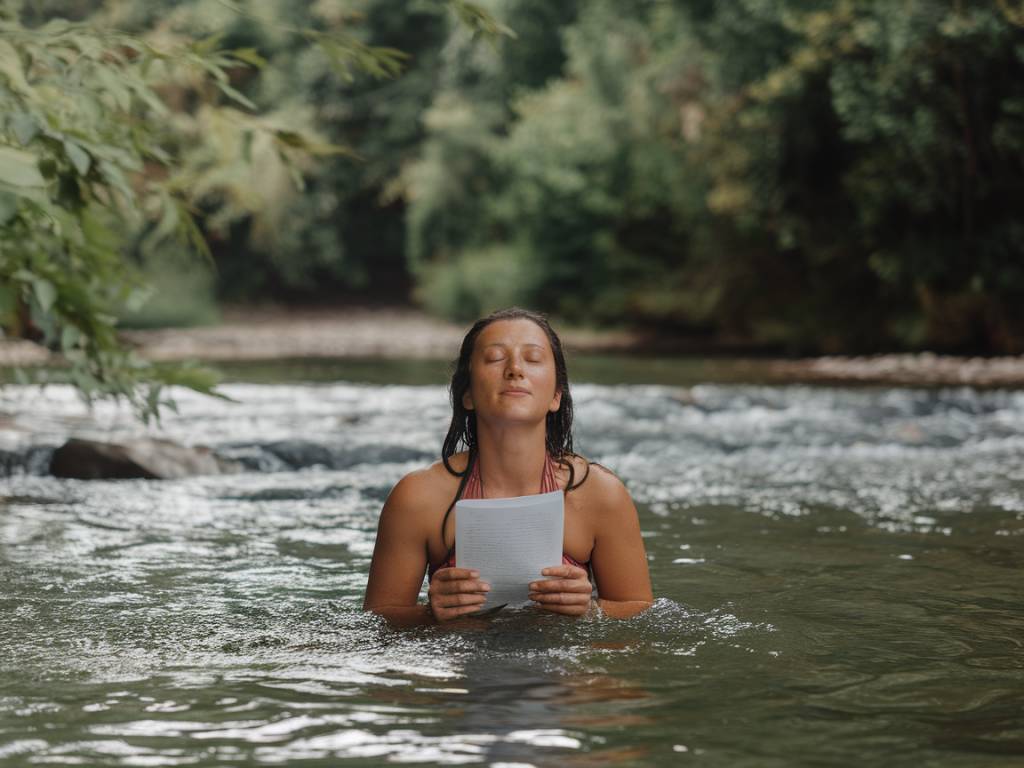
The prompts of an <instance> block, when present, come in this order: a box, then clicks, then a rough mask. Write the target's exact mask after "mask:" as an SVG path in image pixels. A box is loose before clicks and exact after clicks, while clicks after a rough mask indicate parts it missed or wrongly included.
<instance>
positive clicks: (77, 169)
mask: <svg viewBox="0 0 1024 768" xmlns="http://www.w3.org/2000/svg"><path fill="white" fill-rule="evenodd" d="M48 5H50V4H43V6H42V7H40V6H36V5H32V6H28V7H25V6H24V5H22V4H20V3H17V2H13V0H4V2H3V4H0V328H2V329H3V332H4V335H6V336H14V337H24V338H31V339H34V340H37V341H39V342H40V343H42V344H45V345H46V346H48V347H50V348H52V349H54V350H56V351H58V352H60V353H61V354H62V356H63V358H64V359H65V360H66V361H67V362H68V364H69V368H68V372H67V373H68V375H70V377H71V380H72V381H73V383H74V384H75V385H76V386H77V387H78V389H79V391H80V392H81V393H82V394H83V396H85V398H86V399H91V398H93V397H96V396H101V397H102V396H108V397H110V396H112V397H125V398H127V399H128V400H129V401H130V402H131V403H132V405H133V406H134V407H135V409H136V411H137V412H138V413H139V414H140V415H141V416H143V417H144V418H148V417H151V416H154V415H158V413H159V408H160V406H161V405H172V404H173V403H172V402H171V401H170V400H168V399H167V398H166V397H165V394H164V393H165V387H166V386H167V385H169V384H179V385H184V386H188V387H191V388H193V389H197V390H199V391H203V392H208V393H212V392H213V389H212V388H213V386H214V384H215V376H214V374H213V372H212V371H209V370H206V369H203V368H200V367H198V366H195V365H157V364H153V363H150V362H147V361H145V360H143V359H141V358H139V357H138V356H137V355H135V354H134V353H133V351H132V350H131V349H130V348H129V347H128V346H127V345H126V344H125V343H124V342H123V341H122V340H121V338H120V337H119V336H118V335H117V332H116V330H117V329H116V326H117V315H118V313H124V312H126V311H130V310H131V309H132V308H133V307H135V306H138V305H139V304H140V303H142V302H143V301H145V299H146V298H147V296H148V295H149V294H150V293H152V290H153V288H152V287H151V286H148V285H146V284H145V282H144V281H143V280H142V279H141V278H140V270H139V268H138V267H139V265H140V264H145V263H147V261H148V260H152V259H157V260H161V261H164V262H166V261H167V260H170V259H173V258H176V257H180V256H181V255H182V254H181V253H177V252H179V251H180V252H184V255H186V256H188V255H194V254H201V255H205V256H206V257H207V259H208V260H209V259H211V258H212V254H211V251H210V249H209V248H208V246H207V237H210V238H211V239H214V240H216V239H217V238H218V237H223V236H224V234H223V233H226V232H230V231H231V230H232V228H233V227H235V226H236V225H244V226H245V227H246V228H248V229H249V230H251V232H252V237H253V239H254V240H255V239H259V240H260V241H261V242H270V243H273V242H275V241H276V240H277V238H276V235H277V233H278V232H280V231H281V230H283V229H285V228H284V227H282V226H281V222H282V219H281V215H282V212H286V211H287V206H286V205H285V204H284V203H283V202H282V200H285V201H288V200H290V199H294V198H295V197H297V195H298V192H297V190H298V191H301V190H302V189H303V187H304V186H305V183H306V179H307V177H315V175H316V169H317V164H316V161H318V160H319V161H320V162H321V163H322V162H324V161H327V160H329V159H330V158H332V157H335V156H338V155H346V156H347V155H351V154H352V151H351V150H350V149H347V148H344V147H341V146H339V145H336V144H332V143H330V142H329V141H326V140H324V139H323V138H322V137H321V136H320V135H319V134H318V132H317V131H316V127H315V121H314V120H312V119H311V117H310V115H309V114H308V113H307V111H305V110H303V109H301V108H296V105H295V104H293V103H289V102H287V101H286V100H284V99H283V98H282V99H280V100H278V104H277V106H278V107H279V108H278V109H276V110H271V109H266V110H260V109H259V108H258V107H257V105H256V104H255V103H254V102H253V101H252V100H251V99H250V98H249V97H248V96H246V95H245V94H244V93H243V89H244V88H245V87H246V86H245V83H246V80H247V79H248V78H250V77H251V74H252V73H253V72H255V71H257V70H259V69H260V68H262V67H263V66H264V64H265V63H266V60H265V58H264V57H263V56H262V55H261V54H260V52H259V51H258V50H257V48H256V47H255V46H245V45H239V44H238V43H239V42H240V41H239V40H238V39H237V38H238V37H239V35H237V34H235V37H236V39H234V40H228V39H227V38H229V37H230V35H228V34H226V33H225V27H227V28H228V30H227V31H228V32H232V31H233V30H234V27H233V26H231V25H237V24H243V25H244V24H247V23H250V22H252V23H253V24H255V26H256V28H258V29H270V30H273V31H274V32H276V34H278V35H280V36H282V37H284V38H287V39H301V40H303V41H304V53H306V54H309V53H311V52H315V53H316V56H317V58H316V59H313V61H314V62H317V63H319V62H323V61H326V67H329V68H330V69H331V71H332V72H333V73H335V75H336V76H339V77H343V78H349V79H352V78H353V77H354V75H355V73H368V74H370V75H373V76H379V77H386V76H393V75H395V74H397V73H398V71H399V70H400V68H401V61H402V60H403V59H404V57H405V54H404V53H403V52H401V51H397V50H394V49H389V48H385V47H378V46H372V45H367V44H366V43H364V42H362V41H361V40H359V39H358V38H357V37H355V36H354V35H352V34H350V33H349V32H348V31H347V30H345V29H335V28H331V27H330V25H314V24H309V25H305V26H304V25H303V22H305V21H309V20H308V19H300V20H299V21H298V22H297V23H295V24H291V23H279V20H276V19H274V20H272V21H274V24H272V25H270V26H267V25H266V20H264V19H262V18H258V17H254V16H252V15H251V14H250V13H249V11H248V10H247V8H245V7H242V6H235V5H233V4H232V3H228V2H221V3H218V4H217V8H219V11H218V12H219V14H220V16H219V17H218V18H219V21H217V23H210V25H209V26H210V27H211V28H210V29H209V30H208V31H209V34H207V35H196V34H194V33H190V32H194V30H191V31H182V29H181V28H180V26H181V25H179V24H176V23H174V21H173V18H170V19H168V18H165V17H163V16H158V15H157V16H153V15H152V14H154V12H156V11H159V10H161V9H160V8H154V7H153V6H151V5H149V6H142V5H135V4H125V3H110V4H108V5H105V6H97V5H96V4H91V3H87V2H86V3H79V4H76V6H75V7H74V8H73V9H72V10H74V11H75V14H77V15H80V16H88V19H87V20H86V21H69V20H66V19H63V18H50V16H51V15H52V13H53V11H54V9H51V8H49V7H47V6H48ZM171 5H173V4H165V7H164V8H163V9H162V10H165V11H170V10H171V7H170V6H171ZM451 5H452V6H453V7H454V8H455V10H456V12H457V13H458V15H459V16H460V17H461V18H463V19H464V21H465V23H466V25H467V27H470V28H472V29H474V30H476V31H477V32H483V33H485V34H498V33H499V32H500V31H501V30H500V29H498V28H497V27H496V26H495V24H494V22H493V20H492V19H491V18H490V17H489V16H488V15H487V14H485V13H483V12H480V11H479V10H478V9H477V8H476V6H474V5H472V4H470V3H466V2H462V0H451ZM200 6H202V7H200ZM202 10H206V11H214V10H216V9H214V7H213V4H196V5H195V6H193V7H186V6H180V7H178V8H175V9H174V12H181V13H185V14H186V17H187V18H189V19H191V18H192V14H194V13H198V12H200V11H202ZM225 14H226V15H225ZM172 16H173V14H172ZM158 21H159V23H157V22H158ZM124 27H128V28H131V27H137V28H138V29H137V30H136V31H135V33H134V34H133V33H128V32H123V31H114V30H120V29H121V28H124ZM277 75H278V76H281V77H284V78H285V80H286V81H288V80H289V78H288V76H287V73H286V72H281V71H277ZM271 81H272V78H270V77H267V78H264V79H262V80H261V82H271ZM280 87H281V88H282V89H283V88H284V87H285V86H284V85H282V86H280ZM313 204H317V205H320V208H321V209H323V210H324V212H325V213H329V210H326V209H324V206H323V205H322V204H321V203H320V201H318V200H316V199H315V198H314V199H313ZM173 243H178V244H179V245H178V246H174V245H173ZM299 269H300V271H301V265H300V267H299ZM37 373H38V374H39V375H41V376H43V377H45V376H46V375H47V372H45V371H42V372H37ZM44 380H45V378H44Z"/></svg>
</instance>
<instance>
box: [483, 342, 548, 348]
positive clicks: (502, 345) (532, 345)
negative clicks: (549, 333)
mask: <svg viewBox="0 0 1024 768" xmlns="http://www.w3.org/2000/svg"><path fill="white" fill-rule="evenodd" d="M507 346H508V345H507V344H503V343H502V342H500V341H492V342H491V343H490V344H484V349H487V348H488V347H507ZM522 346H524V347H536V348H537V349H544V345H543V344H534V343H533V342H532V341H530V342H527V343H526V344H523V345H522Z"/></svg>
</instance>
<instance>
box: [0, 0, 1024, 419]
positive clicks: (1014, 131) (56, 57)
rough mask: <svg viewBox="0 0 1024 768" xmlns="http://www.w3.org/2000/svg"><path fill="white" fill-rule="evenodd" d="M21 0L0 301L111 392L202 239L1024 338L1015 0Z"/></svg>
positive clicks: (800, 334)
mask: <svg viewBox="0 0 1024 768" xmlns="http://www.w3.org/2000/svg"><path fill="white" fill-rule="evenodd" d="M4 1H5V5H4V6H3V7H4V8H6V9H8V10H7V11H6V16H5V17H4V19H5V20H4V21H3V24H4V26H3V28H2V30H0V32H2V34H0V129H2V133H0V182H2V183H0V276H2V277H3V282H2V285H0V314H2V315H3V319H2V320H0V323H2V324H3V325H4V327H5V328H6V329H7V331H8V333H12V332H13V333H15V334H19V333H20V334H26V333H30V332H38V333H39V334H41V335H42V336H44V337H45V341H46V342H47V343H49V344H50V345H51V346H53V347H59V348H62V349H64V350H65V351H66V352H67V353H68V354H69V357H70V358H71V359H72V360H79V361H80V362H81V365H80V366H78V367H76V371H77V374H76V375H77V376H79V383H80V384H82V385H83V387H85V388H86V390H89V389H93V390H96V391H100V392H115V393H117V392H120V393H122V394H127V393H128V392H136V393H137V392H138V391H137V390H135V389H133V385H132V383H131V382H133V381H137V380H138V378H139V376H138V375H137V374H138V372H137V371H135V372H132V371H133V370H134V369H135V367H136V366H142V367H144V364H143V363H141V362H139V361H136V360H134V358H131V357H130V355H129V356H127V357H126V356H125V355H128V353H126V352H125V351H124V350H123V348H122V347H120V346H119V345H117V342H116V337H115V336H114V334H113V328H114V321H113V316H114V315H115V314H122V315H123V314H124V313H125V312H126V311H127V310H126V309H125V306H124V305H125V304H126V303H127V304H131V303H132V301H135V303H136V304H137V303H139V302H141V299H142V298H143V295H144V293H143V292H141V282H140V281H139V280H138V279H136V277H135V276H134V275H135V272H133V265H138V266H139V268H140V269H141V270H142V271H143V272H148V273H149V274H151V275H152V274H155V275H157V276H158V277H159V276H161V275H168V274H172V275H173V274H179V273H182V272H183V270H180V269H178V268H177V267H176V266H175V265H177V264H179V263H181V259H183V258H187V256H186V255H183V254H187V253H188V252H190V251H194V250H195V249H197V248H198V249H203V248H204V246H203V243H204V241H205V242H207V243H209V251H210V263H211V264H213V265H215V267H216V271H215V276H214V278H213V289H212V290H215V291H216V294H217V297H218V298H219V299H230V300H234V301H238V300H258V299H263V298H267V297H270V298H276V299H286V300H292V301H337V300H338V299H339V297H343V298H345V299H346V300H351V299H353V298H358V299H362V298H364V297H370V298H377V299H380V298H387V299H390V300H398V301H403V300H406V299H408V298H414V299H415V300H417V301H419V302H421V303H422V304H423V305H425V306H427V307H428V308H430V309H431V310H433V311H435V312H438V313H440V314H444V315H447V316H450V317H455V318H459V319H466V318H469V317H472V316H475V315H478V314H479V313H481V312H484V311H486V310H489V309H492V308H494V307H497V306H501V305H507V304H511V303H522V304H526V305H530V306H533V307H536V308H539V309H543V310H547V311H551V312H554V313H556V314H557V315H560V316H562V317H563V318H566V319H569V320H574V321H579V322H593V323H617V324H623V323H628V324H633V325H639V326H644V327H650V328H652V329H654V330H656V331H657V332H658V333H659V334H660V335H661V337H663V338H679V339H684V340H685V339H706V340H708V341H709V342H711V343H713V344H723V343H724V344H742V345H751V346H759V347H763V348H774V349H784V350H789V351H800V352H831V351H873V350H881V349H899V348H936V349H945V350H959V351H971V352H1017V351H1021V349H1022V347H1024V309H1022V307H1024V219H1022V218H1021V217H1020V215H1019V214H1018V208H1019V200H1020V199H1021V197H1020V195H1021V192H1022V191H1024V8H1022V7H1021V6H1020V4H1019V3H1014V2H1012V1H1011V0H995V1H994V2H987V3H968V2H963V1H962V0H950V2H941V3H940V2H938V0H872V1H871V2H868V1H867V0H835V1H834V2H821V1H819V0H775V1H774V2H768V0H737V2H733V3H713V2H709V1H708V0H615V1H613V0H586V2H583V1H582V0H559V2H550V1H549V0H484V1H483V2H480V3H478V4H472V3H468V2H463V0H448V2H447V3H442V2H427V1H426V0H421V1H418V2H409V1H408V0H317V2H311V3H284V2H255V1H253V0H246V1H245V2H241V1H238V2H236V1H234V0H154V1H153V2H145V3H143V2H141V0H106V2H104V1H103V0H78V1H77V2H69V1H68V0H45V1H44V2H39V3H32V4H27V3H25V4H21V5H20V6H16V4H15V3H13V1H12V0H4ZM11 9H13V10H11ZM452 9H454V10H455V13H452ZM62 15H63V16H69V17H70V18H72V19H74V20H84V21H86V22H87V23H84V24H69V23H67V22H50V23H49V25H47V22H48V21H49V20H50V19H52V18H54V17H55V16H62ZM495 19H498V20H500V22H501V23H499V22H498V21H496V20H495ZM509 28H511V30H513V31H514V34H512V33H508V30H509ZM113 29H117V30H121V31H120V32H117V33H114V32H110V31H109V30H113ZM481 33H483V34H484V36H486V37H488V38H489V40H488V42H486V43H481V41H480V40H479V37H480V34H481ZM264 65H266V66H264ZM58 83H59V84H61V85H60V86H59V87H60V88H61V89H62V90H61V92H60V98H58V97H57V92H56V91H55V89H56V88H58V85H57V84H58ZM65 83H71V84H73V85H72V87H70V88H68V87H65V86H64V84H65ZM343 147H344V148H345V149H344V150H342V148H343ZM193 222H195V225H196V226H197V227H198V229H196V228H194V227H193ZM176 234H177V235H182V236H183V237H178V238H175V237H174V235H176ZM200 234H201V235H202V237H200ZM26 242H31V243H32V248H26V247H24V243H26ZM168 265H171V266H170V267H169V266H168ZM190 271H191V272H194V271H195V268H192V269H191V270H190ZM184 293H187V294H190V295H191V294H194V293H196V291H194V290H192V289H184ZM164 294H165V296H171V295H174V294H173V292H166V291H165V292H164ZM190 297H191V296H184V297H182V298H181V299H175V301H177V302H178V303H179V304H180V303H181V302H182V301H184V300H185V299H188V298H190ZM182 306H185V305H184V304H182ZM189 311H191V310H189ZM83 318H88V322H86V320H83ZM33 329H34V330H33ZM103 350H106V351H103ZM104 355H108V356H113V357H110V358H109V359H107V358H105V357H104ZM139 370H141V368H140V369H139ZM146 370H147V372H146V373H145V375H144V376H143V378H145V377H152V379H151V380H152V381H153V382H154V383H155V384H156V385H157V388H156V389H155V390H150V392H149V394H148V395H137V396H138V397H141V400H139V402H140V403H143V404H144V403H145V402H149V401H153V400H154V399H158V398H159V383H160V382H161V381H163V380H165V379H166V376H165V379H161V378H160V376H161V375H162V374H160V373H159V372H158V371H156V369H152V368H148V369H146ZM118 371H120V372H124V371H129V373H128V374H127V375H128V378H126V379H120V378H118V377H119V376H120V373H118ZM168 375H169V374H168ZM178 375H180V374H178ZM204 382H205V380H202V377H199V378H198V379H196V380H195V381H194V382H193V383H195V384H196V385H197V386H205V383H204Z"/></svg>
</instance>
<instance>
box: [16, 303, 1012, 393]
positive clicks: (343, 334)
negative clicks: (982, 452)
mask: <svg viewBox="0 0 1024 768" xmlns="http://www.w3.org/2000/svg"><path fill="white" fill-rule="evenodd" d="M465 330H466V328H465V326H463V325H457V324H454V323H448V322H445V321H442V320H438V319H436V318H432V317H429V316H427V315H424V314H422V313H419V312H416V311H414V310H400V309H359V310H344V311H324V310H301V311H286V310H281V309H276V310H251V309H245V310H228V311H226V312H225V313H224V319H223V322H222V323H221V324H219V325H216V326H207V327H199V328H168V329H160V330H145V331H141V330H136V331H126V332H124V337H125V339H126V340H128V342H129V343H131V344H133V345H134V346H135V347H137V348H138V350H139V352H140V353H141V354H142V355H143V356H144V357H146V358H148V359H151V360H160V361H169V360H185V359H199V360H204V361H207V362H211V363H216V362H230V361H243V360H250V361H257V360H266V361H269V360H278V359H287V358H292V359H294V358H325V359H327V358H387V359H444V360H449V359H451V358H452V357H454V355H455V353H456V351H457V350H458V347H459V344H460V342H461V341H462V336H463V334H464V333H465ZM559 330H560V333H561V336H562V339H563V341H564V343H565V345H566V347H567V348H568V349H570V350H571V351H573V352H577V353H599V352H604V353H643V352H645V351H648V344H647V343H646V341H645V339H644V338H643V337H641V336H639V335H636V334H632V333H630V332H627V331H593V330H580V329H571V328H566V329H559ZM58 362H59V361H58V359H57V358H56V357H55V356H54V355H52V354H51V353H49V352H48V351H47V350H45V349H43V348H42V347H40V346H38V345H36V344H32V343H31V342H25V341H4V340H0V367H18V366H21V367H29V366H37V365H48V364H55V363H58ZM743 362H744V367H745V368H749V369H750V370H751V371H753V372H755V374H756V378H757V379H758V380H760V381H767V382H774V383H785V382H809V383H822V384H891V385H901V386H973V387H985V388H992V387H1012V388H1017V387H1024V356H1020V357H1000V358H967V357H955V356H948V355H935V354H931V353H920V354H901V355H877V356H871V357H816V358H800V359H765V358H761V359H751V360H746V361H743Z"/></svg>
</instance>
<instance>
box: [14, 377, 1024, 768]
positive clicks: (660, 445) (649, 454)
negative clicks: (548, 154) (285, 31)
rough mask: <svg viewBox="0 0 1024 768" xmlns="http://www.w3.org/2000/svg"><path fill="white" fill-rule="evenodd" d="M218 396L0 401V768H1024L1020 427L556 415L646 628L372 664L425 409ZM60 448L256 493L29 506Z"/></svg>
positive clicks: (677, 410) (539, 618) (978, 404)
mask: <svg viewBox="0 0 1024 768" xmlns="http://www.w3.org/2000/svg"><path fill="white" fill-rule="evenodd" d="M225 391H226V392H227V394H229V395H230V396H231V397H233V398H234V399H235V401H236V402H225V401H220V400H214V399H208V398H203V397H199V396H194V395H189V394H187V393H184V394H181V395H180V397H179V406H180V413H179V414H174V413H168V414H167V415H166V416H165V419H164V421H163V424H162V426H161V427H160V428H150V429H144V428H142V427H140V426H138V425H137V424H135V423H134V422H133V421H132V420H131V417H130V414H129V413H128V412H127V411H125V410H119V409H117V408H115V407H112V406H109V405H101V406H99V407H97V408H96V410H95V411H94V412H93V413H92V414H91V415H90V414H89V413H88V412H87V411H85V409H84V408H83V407H82V406H81V404H80V403H79V402H78V401H77V399H76V397H75V395H74V394H73V392H72V391H71V390H69V389H67V388H62V387H51V388H48V389H47V390H45V391H44V392H43V393H40V391H39V390H36V389H26V388H20V387H17V386H9V387H6V388H4V389H2V390H0V413H6V414H7V417H6V418H5V419H2V420H0V458H2V462H0V465H2V467H4V469H3V470H2V472H3V473H5V474H4V475H3V476H2V477H0V764H4V765H67V764H72V765H75V764H77V765H89V766H106V765H110V766H156V765H161V766H162V765H196V766H234V765H280V764H287V765H310V766H313V765H325V766H326V765H338V764H340V763H345V764H346V765H348V764H351V765H366V766H375V765H381V764H387V763H409V764H423V765H450V764H489V765H495V766H507V767H508V766H528V765H532V766H566V765H568V766H573V765H579V766H595V765H596V766H603V765H608V766H619V765H644V766H662V765H664V766H669V765H671V766H675V765H686V764H694V765H706V766H792V765H836V766H840V765H844V766H845V765H854V764H866V765H886V766H901V765H907V766H910V765H912V766H915V768H919V767H920V766H971V767H974V766H1007V765H1021V764H1024V393H1021V392H998V391H997V392H987V393H982V392H976V391H972V390H942V391H925V390H906V389H857V390H854V389H831V388H828V389H826V388H806V387H757V386H744V385H733V384H730V385H712V384H698V385H694V386H685V387H680V386H671V385H664V384H663V385H657V386H653V385H641V384H632V385H620V386H612V385H598V384H579V385H576V386H575V387H574V397H575V400H576V404H577V429H576V438H577V446H578V448H579V449H580V450H581V451H582V452H584V453H585V454H587V455H588V456H590V457H591V458H592V459H595V460H598V461H601V462H602V463H604V464H605V465H607V466H609V467H610V468H612V469H614V470H615V471H616V472H617V473H618V474H619V475H620V477H622V478H623V480H624V481H625V482H626V484H627V485H628V487H629V488H630V490H631V492H632V493H633V495H634V497H635V499H636V500H637V502H638V507H639V512H640V521H641V527H642V530H643V534H644V537H645V543H646V545H647V551H648V557H649V560H650V568H651V575H652V580H653V584H654V589H655V594H656V596H657V601H656V604H655V605H654V607H653V608H652V609H651V610H649V611H648V612H646V613H645V614H643V615H641V616H639V617H637V618H635V619H632V620H629V621H613V620H608V619H600V618H588V619H581V620H571V619H564V618H560V617H555V616H546V615H539V614H535V613H531V612H521V613H513V614H508V615H499V616H498V618H496V619H495V620H493V621H492V622H490V623H486V624H481V625H473V626H466V627H462V628H458V629H451V628H438V627H429V628H421V629H416V630H404V631H396V630H393V629H390V628H389V627H388V626H387V625H386V624H385V623H384V622H383V621H381V620H380V619H378V618H377V617H374V616H368V615H366V614H364V613H362V612H361V611H360V604H361V599H362V593H363V588H364V585H365V580H366V573H367V569H368V565H369V559H370V555H371V552H372V547H373V541H374V533H375V526H376V518H377V514H378V513H379V510H380V507H381V504H382V502H383V500H384V499H385V497H386V495H387V493H388V491H389V489H390V488H391V486H392V485H393V484H394V483H395V482H396V481H397V480H398V478H400V477H401V476H402V475H403V474H404V473H406V472H408V471H410V470H411V469H414V468H416V467H419V466H422V465H424V464H425V463H427V462H430V461H432V460H433V459H435V458H436V457H437V454H438V452H439V447H440V442H441V438H442V436H443V433H444V429H445V427H446V425H447V420H448V414H449V412H448V406H447V402H446V393H445V390H444V388H443V386H440V385H438V384H429V385H422V386H414V385H403V386H384V385H381V384H365V383H364V384H359V383H342V382H332V383H318V384H241V383H238V384H231V385H228V386H227V387H226V388H225ZM71 434H74V435H79V436H85V437H101V438H104V439H119V438H124V437H128V436H133V435H139V434H150V435H161V436H165V437H169V438H171V439H175V440H180V441H183V442H186V443H189V444H206V445H210V446H212V447H214V448H215V449H217V450H218V451H219V452H220V453H222V454H223V455H226V456H230V457H233V458H235V459H237V460H239V461H242V462H243V463H245V465H246V466H247V467H248V468H249V469H248V471H246V472H244V473H242V474H235V475H226V476H218V477H197V478H192V479H187V480H180V481H142V480H139V481H116V482H113V481H112V482H81V481H72V480H58V479H55V478H52V477H49V476H47V475H46V474H45V471H46V466H47V460H48V455H49V452H50V451H51V450H52V448H53V447H54V446H56V445H58V444H59V443H61V442H62V441H63V440H64V439H66V438H67V437H68V436H69V435H71Z"/></svg>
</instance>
